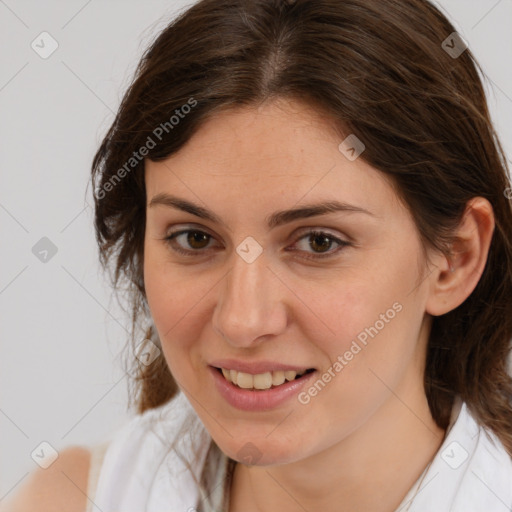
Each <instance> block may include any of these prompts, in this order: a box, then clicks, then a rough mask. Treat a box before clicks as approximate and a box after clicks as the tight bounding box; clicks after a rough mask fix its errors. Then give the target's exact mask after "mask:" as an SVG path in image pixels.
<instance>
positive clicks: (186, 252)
mask: <svg viewBox="0 0 512 512" xmlns="http://www.w3.org/2000/svg"><path fill="white" fill-rule="evenodd" d="M186 233H199V234H202V235H206V236H208V237H210V240H211V239H212V238H213V236H212V235H210V234H209V233H206V232H205V231H201V230H199V229H184V230H180V231H176V232H174V233H171V234H169V235H168V236H166V237H165V238H163V241H164V243H165V244H166V245H168V246H169V247H170V248H171V249H172V250H173V251H175V252H177V253H179V254H182V255H184V256H191V257H193V256H195V255H197V254H198V253H201V252H203V251H204V250H203V249H196V250H185V249H182V248H181V247H177V246H175V240H174V239H175V238H176V237H178V236H180V235H183V234H186ZM313 236H318V237H326V238H328V239H329V240H331V241H333V242H334V243H336V244H338V245H339V247H338V248H337V249H336V250H335V251H332V252H329V253H327V254H325V253H316V254H315V253H313V255H311V253H310V255H309V256H303V258H305V259H309V260H316V259H324V258H331V257H333V256H335V255H336V254H338V253H339V252H340V251H341V250H343V249H344V248H345V247H349V246H351V245H352V244H351V243H350V242H347V241H345V240H341V239H339V238H337V237H335V236H334V235H331V234H330V233H326V232H324V231H320V230H314V229H313V230H311V231H308V232H306V233H304V234H303V235H302V236H300V237H299V238H298V239H297V241H296V242H295V244H296V243H297V242H299V241H300V240H302V239H304V238H307V237H313ZM210 240H208V242H209V241H210ZM295 250H297V249H292V251H295Z"/></svg>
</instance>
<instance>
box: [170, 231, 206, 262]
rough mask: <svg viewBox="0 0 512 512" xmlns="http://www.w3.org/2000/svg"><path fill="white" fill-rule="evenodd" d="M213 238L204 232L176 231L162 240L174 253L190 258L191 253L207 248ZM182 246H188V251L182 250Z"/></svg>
mask: <svg viewBox="0 0 512 512" xmlns="http://www.w3.org/2000/svg"><path fill="white" fill-rule="evenodd" d="M212 238H213V237H212V236H211V235H209V234H208V233H205V232H204V231H200V230H197V229H184V230H182V231H176V232H175V233H171V234H170V235H168V236H166V237H165V238H164V241H165V243H166V244H168V245H169V246H170V247H171V248H172V249H173V250H174V251H176V252H178V253H180V254H184V255H187V256H192V255H193V254H192V253H197V252H200V251H201V250H202V249H205V248H207V247H208V243H209V242H210V240H211V239H212ZM183 245H186V246H188V247H189V248H191V250H190V249H188V250H187V249H183Z"/></svg>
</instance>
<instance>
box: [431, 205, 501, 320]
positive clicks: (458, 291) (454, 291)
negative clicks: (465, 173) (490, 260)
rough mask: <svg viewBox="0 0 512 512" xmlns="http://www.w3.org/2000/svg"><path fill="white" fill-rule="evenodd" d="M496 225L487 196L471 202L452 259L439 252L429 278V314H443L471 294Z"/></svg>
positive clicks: (483, 266) (480, 272)
mask: <svg viewBox="0 0 512 512" xmlns="http://www.w3.org/2000/svg"><path fill="white" fill-rule="evenodd" d="M494 226H495V222H494V212H493V209H492V206H491V204H490V203H489V201H488V200H487V199H485V198H483V197H475V198H473V199H471V200H470V201H468V203H467V205H466V209H465V211H464V215H463V217H462V221H461V223H460V224H459V227H458V228H457V232H456V237H457V238H456V240H457V241H456V242H454V244H453V245H452V252H451V254H450V256H449V258H447V257H446V256H444V255H442V256H441V255H438V256H437V259H436V261H435V262H434V263H435V265H436V267H437V268H436V270H435V271H434V272H432V274H431V275H430V279H429V281H430V292H429V296H428V299H427V303H426V312H427V313H429V314H431V315H433V316H439V315H444V314H445V313H448V312H449V311H452V310H453V309H455V308H457V307H458V306H460V305H461V304H462V303H463V302H464V301H465V300H466V299H467V298H468V297H469V296H470V295H471V293H472V292H473V290H474V289H475V288H476V285H477V284H478V281H479V280H480V277H481V276H482V273H483V271H484V268H485V264H486V262H487V256H488V254H489V248H490V245H491V240H492V235H493V232H494Z"/></svg>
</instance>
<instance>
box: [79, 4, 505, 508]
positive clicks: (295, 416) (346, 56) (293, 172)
mask: <svg viewBox="0 0 512 512" xmlns="http://www.w3.org/2000/svg"><path fill="white" fill-rule="evenodd" d="M478 69H479V68H478V64H477V63H476V62H475V60H474V58H473V56H472V54H471V52H470V50H469V49H467V47H466V46H465V43H464V41H463V39H462V38H461V37H460V36H458V35H457V33H456V31H455V30H454V28H453V26H452V25H451V24H450V23H449V22H448V21H447V20H446V18H445V17H444V16H443V15H442V14H441V13H440V12H439V11H438V10H437V9H436V8H435V7H434V6H433V5H431V4H430V3H428V2H427V1H426V0H407V1H405V0H404V1H400V2H398V1H396V0H346V1H344V2H339V1H336V0H315V1H313V0H297V1H295V2H290V1H289V2H286V1H284V0H256V1H255V0H251V1H244V0H203V1H200V2H199V3H197V4H196V5H194V6H193V7H191V8H190V9H189V10H187V11H186V12H184V13H183V14H182V15H181V16H180V17H178V18H177V19H176V20H175V21H173V22H172V23H171V24H170V25H169V26H168V27H167V28H166V29H165V30H164V31H163V32H162V33H161V34H160V35H159V37H158V38H157V39H156V41H155V42H154V43H153V44H152V45H151V47H150V48H149V49H148V50H147V52H146V53H145V55H144V56H143V58H142V60H141V63H140V65H139V68H138V70H137V74H136V77H135V80H134V81H133V84H132V85H131V87H130V88H129V90H128V92H127V93H126V95H125V97H124V99H123V101H122V104H121V107H120V109H119V113H118V115H117V117H116V119H115V121H114V123H113V125H112V127H111V128H110V130H109V132H108V133H107V135H106V137H105V138H104V140H103V142H102V144H101V146H100V148H99V150H98V152H97V154H96V156H95V158H94V162H93V169H92V171H93V183H94V185H95V207H96V211H95V227H96V234H97V239H98V243H99V247H100V255H101V261H102V263H103V264H104V265H105V267H107V266H108V264H109V262H112V263H113V264H114V275H113V284H114V285H115V286H118V285H119V283H120V282H121V281H123V280H125V281H126V282H127V283H128V284H129V285H130V287H131V290H132V291H133V294H132V298H133V342H134V343H135V344H136V352H135V354H136V355H137V357H135V356H134V357H133V360H134V361H135V363H136V366H135V370H136V372H137V375H136V380H135V382H136V387H135V402H136V404H137V406H138V412H139V413H140V415H139V416H137V417H136V418H134V419H133V420H131V421H130V422H128V423H127V425H126V426H124V427H123V428H122V429H121V430H120V431H119V432H118V433H117V434H116V436H115V437H113V438H112V439H111V440H110V442H109V443H108V445H103V446H102V447H101V448H102V450H99V451H94V453H93V461H92V464H91V468H90V474H89V480H88V485H89V487H88V498H89V500H90V501H88V509H89V510H95V508H94V505H96V506H97V507H98V509H100V510H102V511H103V512H107V511H113V510H116V511H123V512H128V511H135V510H137V511H140V510H150V511H156V510H160V511H161V510H169V511H177V510H189V511H192V510H198V511H206V510H223V511H229V512H233V511H241V510H243V511H245V512H252V511H257V510H265V511H273V510H287V511H295V510H310V511H312V510H320V509H321V510H325V511H329V510H333V511H334V510H335V511H339V510H365V511H395V510H396V511H398V510H400V511H406V510H409V511H411V512H412V511H416V512H419V511H427V510H428V511H432V510H439V511H445V510H446V511H447V510H452V511H455V510H456V511H464V512H467V511H469V510H471V511H475V512H476V511H482V512H483V511H486V512H489V511H505V510H512V460H511V456H512V404H511V400H512V382H511V378H510V375H508V374H507V356H508V354H509V348H510V340H511V338H512V314H511V313H512V243H511V240H512V222H511V221H512V210H511V205H510V201H509V199H508V198H507V196H508V195H509V194H508V193H507V191H509V190H510V189H509V188H508V187H509V186H510V185H509V182H508V179H507V173H508V169H507V166H506V160H505V158H504V154H503V151H502V148H501V146H500V143H499V140H498V138H497V137H496V134H495V132H494V130H493V127H492V124H491V121H490V116H489V112H488V109H487V104H486V100H485V95H484V91H483V88H482V84H481V81H480V78H479V75H478V71H477V70H478ZM141 334H142V335H143V337H144V342H143V343H142V344H139V342H138V340H140V339H141ZM77 509H78V508H77ZM81 510H83V508H81Z"/></svg>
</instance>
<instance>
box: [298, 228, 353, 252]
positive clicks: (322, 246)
mask: <svg viewBox="0 0 512 512" xmlns="http://www.w3.org/2000/svg"><path fill="white" fill-rule="evenodd" d="M301 243H302V247H303V248H304V249H306V250H303V249H299V250H300V251H301V252H306V253H307V249H308V248H311V249H313V252H312V253H311V252H310V253H309V254H308V255H305V256H303V257H305V258H307V259H319V258H328V257H331V256H334V255H336V254H337V253H338V252H340V251H341V250H342V249H343V248H344V247H348V246H350V245H351V244H350V242H347V241H345V240H340V239H339V238H338V237H335V236H334V235H331V234H330V233H326V232H324V231H317V230H313V231H308V232H307V233H306V234H305V235H304V236H301V237H300V238H299V240H298V241H297V242H295V244H294V246H293V247H296V246H300V245H301ZM334 244H335V245H337V246H338V247H337V249H336V250H334V251H331V250H330V249H331V248H332V246H333V245H334ZM288 250H289V251H296V250H297V249H295V248H292V249H288Z"/></svg>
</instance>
